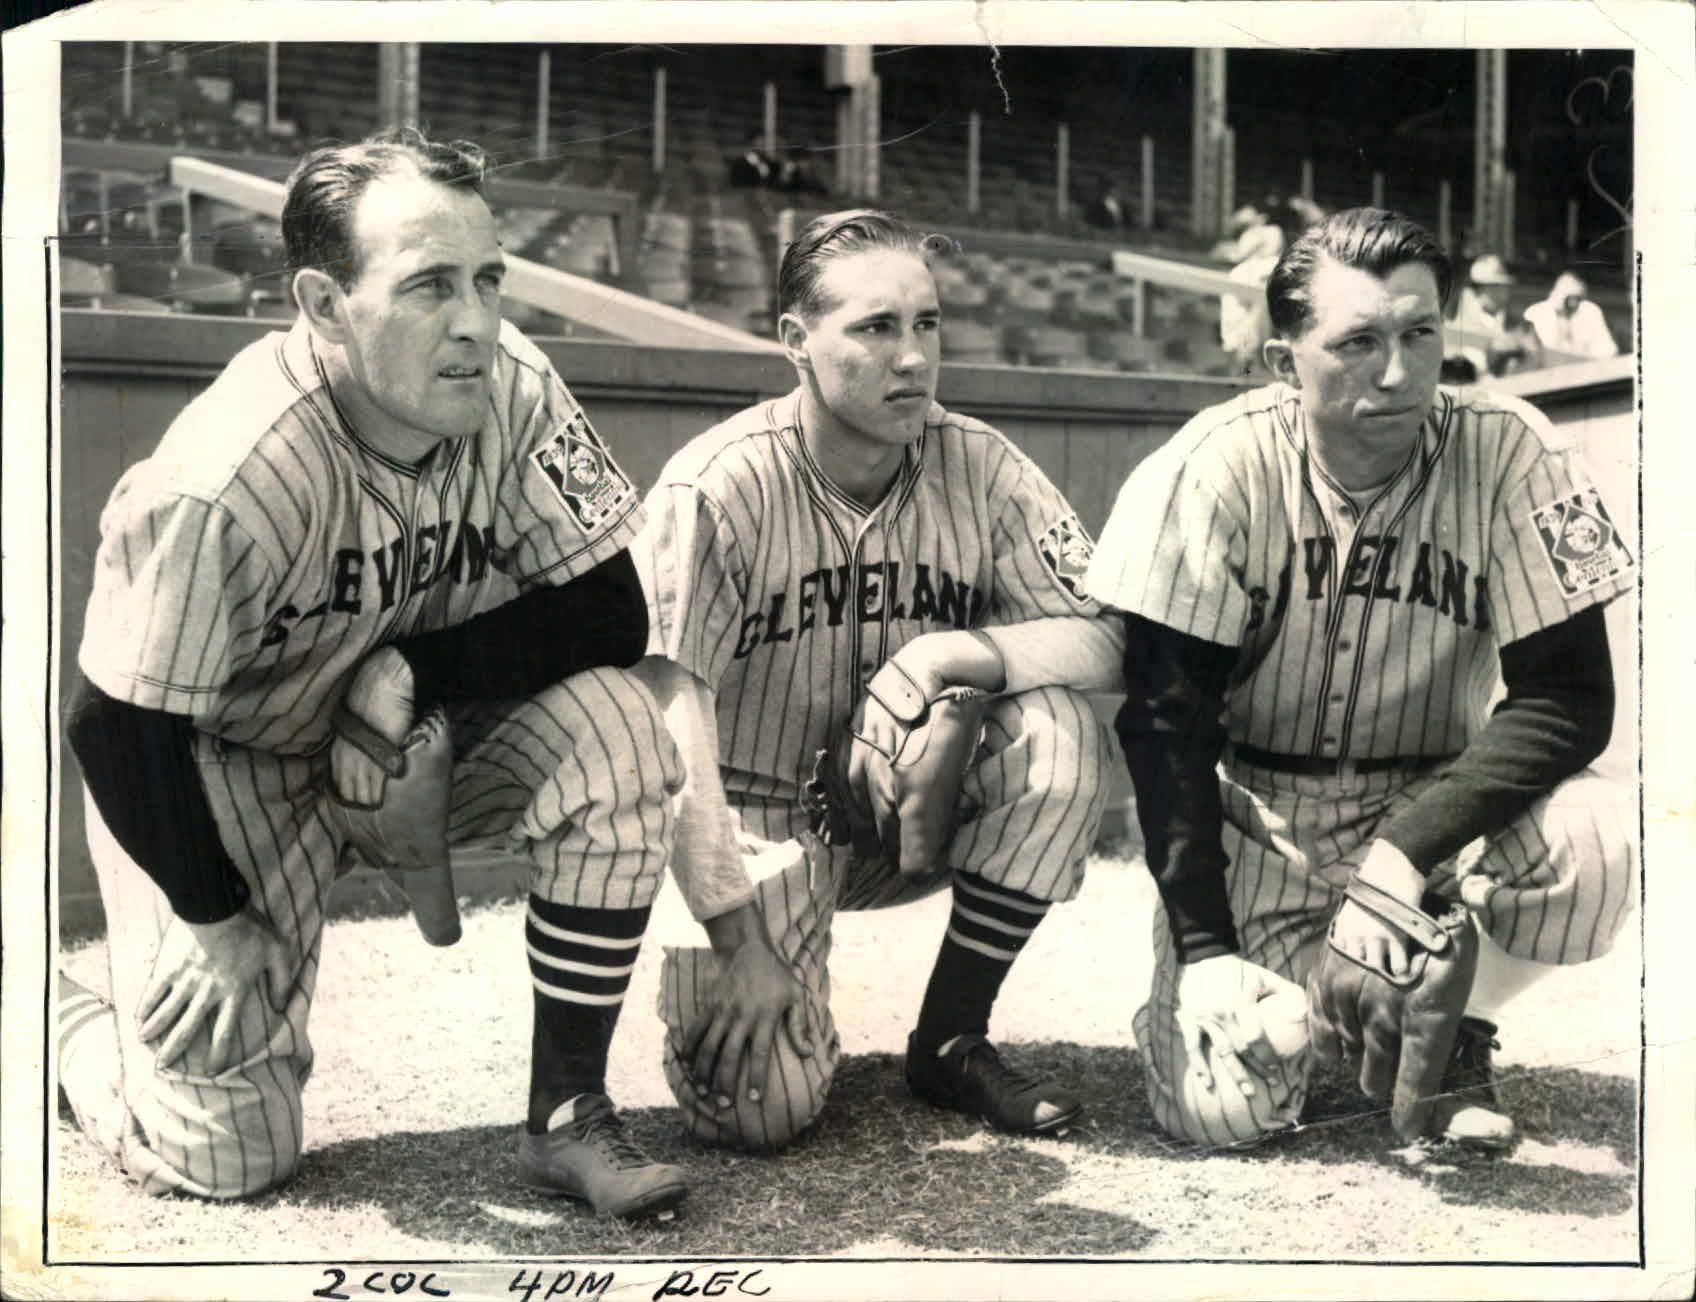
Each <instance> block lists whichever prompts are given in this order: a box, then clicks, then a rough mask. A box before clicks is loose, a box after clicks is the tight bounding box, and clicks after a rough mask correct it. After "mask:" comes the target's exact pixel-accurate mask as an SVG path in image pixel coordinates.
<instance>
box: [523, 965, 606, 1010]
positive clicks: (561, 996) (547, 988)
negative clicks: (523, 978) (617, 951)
mask: <svg viewBox="0 0 1696 1302" xmlns="http://www.w3.org/2000/svg"><path fill="white" fill-rule="evenodd" d="M530 984H531V985H533V986H535V987H536V989H537V990H539V991H541V992H542V993H543V994H544V995H546V996H547V997H548V998H549V999H558V1000H560V1001H562V1002H563V1003H568V1004H589V1005H593V1006H594V1007H596V1008H608V1007H611V1006H612V1005H613V1004H621V1003H623V1002H624V992H623V991H622V990H621V991H619V992H618V993H617V994H615V995H591V994H586V993H585V992H584V991H581V990H576V989H573V988H571V987H569V986H556V985H554V984H552V983H551V982H548V981H544V980H542V978H541V977H539V976H536V975H535V974H534V973H532V974H531V977H530Z"/></svg>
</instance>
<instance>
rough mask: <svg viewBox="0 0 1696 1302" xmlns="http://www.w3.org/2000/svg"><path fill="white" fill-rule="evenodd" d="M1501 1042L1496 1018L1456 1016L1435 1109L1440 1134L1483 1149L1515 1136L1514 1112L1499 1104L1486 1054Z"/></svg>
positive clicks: (1506, 1144) (1505, 1144)
mask: <svg viewBox="0 0 1696 1302" xmlns="http://www.w3.org/2000/svg"><path fill="white" fill-rule="evenodd" d="M1501 1047H1502V1046H1501V1045H1500V1043H1498V1042H1497V1040H1496V1024H1495V1023H1494V1022H1487V1021H1485V1020H1484V1019H1483V1018H1482V1017H1463V1018H1461V1019H1460V1030H1459V1032H1458V1034H1457V1035H1456V1036H1455V1047H1454V1052H1453V1053H1452V1054H1451V1055H1450V1056H1449V1066H1448V1070H1447V1071H1445V1072H1444V1073H1443V1085H1442V1090H1443V1094H1444V1097H1443V1098H1441V1099H1439V1100H1438V1101H1437V1105H1436V1109H1435V1124H1436V1134H1437V1136H1438V1137H1439V1138H1440V1139H1443V1140H1445V1141H1447V1142H1449V1143H1454V1144H1463V1145H1465V1146H1466V1147H1468V1148H1477V1149H1482V1150H1485V1151H1487V1152H1502V1151H1505V1150H1506V1149H1509V1148H1512V1147H1513V1145H1514V1141H1515V1139H1516V1138H1517V1137H1518V1136H1517V1132H1516V1128H1515V1126H1514V1121H1513V1118H1512V1117H1510V1116H1509V1115H1508V1114H1507V1113H1506V1112H1505V1111H1503V1110H1502V1101H1501V1098H1500V1096H1499V1095H1498V1094H1497V1093H1496V1076H1495V1069H1494V1067H1493V1065H1492V1063H1491V1060H1490V1051H1491V1050H1492V1049H1499V1048H1501Z"/></svg>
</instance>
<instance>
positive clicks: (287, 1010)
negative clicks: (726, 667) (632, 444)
mask: <svg viewBox="0 0 1696 1302" xmlns="http://www.w3.org/2000/svg"><path fill="white" fill-rule="evenodd" d="M484 168H485V163H484V159H483V156H482V154H481V152H480V151H478V150H477V149H476V148H475V146H465V145H459V144H456V145H443V144H438V143H434V142H431V141H429V140H427V139H425V138H424V137H423V136H421V135H419V134H418V133H417V132H415V131H410V130H403V131H398V132H388V133H384V134H382V135H379V136H375V137H373V138H371V139H370V140H367V141H365V142H363V143H360V144H355V145H348V146H339V147H327V148H323V149H319V150H316V151H314V152H313V153H311V154H309V155H307V157H306V158H305V159H303V160H302V162H301V164H300V165H299V166H298V167H297V168H296V170H295V172H294V174H293V175H292V176H291V178H290V180H289V185H288V193H287V198H286V201H285V206H284V210H283V221H282V225H283V236H284V240H285V242H286V245H287V249H288V255H289V258H290V262H291V265H292V266H293V267H294V269H295V270H294V280H293V286H294V294H295V299H296V302H297V304H298V306H299V317H298V319H297V320H296V322H295V324H294V326H293V327H292V328H291V329H290V330H288V331H287V332H286V333H278V334H272V335H268V336H266V337H265V338H264V339H261V340H259V341H257V342H255V343H253V344H251V345H250V346H248V347H247V348H245V349H243V350H242V351H241V352H240V353H239V354H238V355H237V356H236V357H235V359H234V360H233V361H231V363H230V364H229V366H228V367H227V368H226V369H225V371H224V372H223V374H222V375H221V376H219V378H218V379H217V380H216V381H215V382H214V383H213V384H212V386H211V388H210V389H208V390H207V391H206V392H205V393H204V394H202V395H201V396H200V397H198V398H197V399H195V401H194V402H192V403H191V404H190V405H189V406H188V407H187V409H186V410H184V411H183V413H182V414H181V415H180V416H179V417H178V418H177V420H176V421H175V422H174V423H173V424H172V426H171V428H170V430H169V431H168V432H167V433H166V435H165V438H164V441H163V442H162V443H161V444H160V446H159V448H158V450H157V452H156V453H155V454H154V455H153V456H152V457H151V458H149V459H148V460H146V461H144V462H142V463H141V464H139V465H137V466H136V467H134V468H133V469H132V470H131V471H130V472H129V473H128V474H126V475H125V477H124V478H123V480H122V482H121V483H120V484H119V485H118V487H117V489H116V490H115V491H114V492H113V495H112V499H111V501H110V503H109V504H108V506H107V508H106V511H105V513H104V515H103V516H102V518H101V544H100V551H99V556H98V559H97V562H96V570H95V580H94V591H93V595H92V597H91V598H90V602H89V616H88V626H87V627H88V631H87V634H86V636H85V638H84V640H83V645H82V649H81V654H80V661H81V666H82V670H83V673H84V675H85V676H86V684H85V686H84V690H83V701H82V702H81V704H80V705H79V706H78V708H77V709H76V711H75V713H74V717H73V719H72V721H71V723H70V727H69V733H70V738H71V742H72V744H73V746H74V747H75V750H76V753H77V756H78V759H79V760H80V761H81V764H82V768H83V772H84V775H85V778H86V782H87V788H88V793H89V797H90V800H89V804H88V825H89V837H90V848H91V851H92V854H93V858H94V862H95V867H96V869H97V872H98V874H99V879H100V888H101V895H102V899H103V901H104V903H105V909H106V918H107V924H108V929H109V930H108V940H109V947H110V955H111V978H112V990H111V999H110V1000H109V1001H108V1000H106V999H103V998H101V997H99V996H96V995H94V994H93V993H91V992H88V991H84V990H80V989H77V988H74V987H69V986H66V987H65V988H64V997H63V999H62V1001H61V1008H60V1017H61V1027H62V1037H61V1050H60V1055H61V1056H60V1073H59V1078H60V1081H61V1083H62V1084H63V1086H64V1088H65V1091H66V1093H67V1094H68V1095H69V1097H70V1100H71V1103H72V1106H73V1108H74V1109H75V1112H76V1114H77V1117H78V1119H79V1120H80V1122H81V1124H82V1127H83V1129H84V1130H85V1131H86V1132H87V1133H88V1134H89V1135H90V1136H92V1137H93V1138H94V1139H95V1140H96V1142H97V1143H99V1144H100V1145H101V1147H103V1148H104V1149H105V1150H106V1151H107V1153H108V1154H109V1155H110V1156H111V1157H112V1158H113V1159H114V1160H115V1161H117V1162H118V1163H119V1164H120V1165H121V1166H122V1167H123V1168H124V1169H125V1170H126V1171H127V1172H128V1173H129V1174H130V1176H132V1177H133V1178H134V1179H135V1180H136V1181H138V1182H139V1183H140V1184H141V1185H142V1187H143V1188H145V1189H146V1190H148V1191H149V1192H152V1193H164V1192H173V1191H174V1192H182V1193H191V1194H198V1195H200V1196H202V1197H209V1198H232V1197H240V1196H243V1195H246V1194H251V1193H255V1192H257V1191H259V1190H263V1189H268V1188H271V1187H273V1186H275V1185H277V1184H279V1183H281V1182H282V1181H284V1180H286V1179H287V1178H288V1177H289V1175H290V1174H291V1173H292V1172H293V1171H294V1169H295V1166H296V1163H297V1162H298V1160H299V1157H300V1150H301V1142H302V1130H303V1124H302V1115H301V1086H302V1085H303V1084H304V1083H305V1081H306V1078H307V1074H308V1072H309V1071H310V1070H311V1067H312V1046H311V1042H310V1040H309V1039H308V1035H307V1029H308V1028H307V1019H308V1014H309V1012H310V1008H311V1002H312V994H313V988H314V985H315V984H316V980H317V976H318V962H319V952H320V943H321V939H322V934H323V927H324V908H325V902H326V899H327V897H328V895H329V892H330V888H331V886H332V884H333V883H334V881H335V879H336V876H337V875H338V872H339V871H340V870H341V869H342V868H344V867H346V866H347V865H348V863H349V861H350V859H352V858H354V857H358V858H363V859H365V860H367V861H369V862H372V863H374V864H378V865H381V866H383V867H385V868H388V869H390V870H392V871H393V872H394V873H395V874H396V875H397V876H398V877H399V878H400V879H401V880H402V881H403V882H404V883H405V884H406V886H407V889H408V893H409V895H410V896H411V898H412V900H413V904H414V910H415V913H416V914H417V917H418V920H419V923H420V925H421V926H422V927H423V928H424V930H425V933H426V935H427V937H428V938H429V939H431V940H432V941H435V942H436V943H450V942H451V941H452V940H454V939H455V938H456V937H457V935H458V931H459V918H458V913H457V909H456V907H455V904H454V897H453V887H452V875H451V868H450V864H449V859H448V847H449V845H450V844H451V845H454V846H461V845H469V844H470V843H473V842H493V843H494V844H495V845H496V846H498V847H500V848H502V849H504V850H505V851H506V852H508V853H511V854H513V855H516V856H521V857H525V858H527V859H528V860H529V862H530V864H531V868H532V876H531V890H530V899H529V909H528V919H527V926H526V941H527V946H526V948H527V950H528V953H529V967H530V972H531V976H532V984H533V987H534V1026H533V1038H532V1046H533V1047H532V1059H531V1081H530V1097H529V1106H528V1126H527V1128H526V1133H525V1135H524V1137H523V1140H522V1143H521V1151H520V1159H521V1170H522V1174H523V1177H524V1179H525V1180H526V1181H527V1182H528V1183H530V1184H532V1185H535V1186H538V1187H540V1188H542V1189H544V1190H546V1191H549V1192H553V1193H563V1194H568V1195H571V1196H573V1197H577V1198H581V1199H584V1200H586V1201H588V1202H590V1203H591V1204H592V1205H593V1206H595V1207H596V1208H597V1209H598V1210H602V1211H607V1212H614V1213H621V1214H630V1213H635V1212H641V1211H651V1210H654V1209H656V1208H659V1207H664V1206H668V1205H670V1204H672V1203H675V1202H676V1201H677V1199H678V1198H679V1197H681V1196H682V1195H683V1193H684V1189H685V1184H684V1181H683V1178H682V1175H681V1173H680V1172H679V1171H678V1170H677V1169H675V1168H673V1167H670V1166H665V1165H662V1164H659V1163H655V1162H652V1161H649V1160H648V1159H646V1158H645V1157H643V1156H642V1154H641V1153H640V1152H638V1151H637V1150H636V1149H635V1148H634V1147H633V1146H632V1145H631V1143H630V1142H629V1141H628V1140H627V1139H626V1138H625V1137H624V1135H623V1133H622V1131H621V1129H620V1124H619V1121H618V1118H617V1116H616V1114H615V1113H614V1111H613V1108H612V1104H611V1102H610V1100H609V1099H608V1098H607V1097H606V1092H605V1091H606V1085H605V1080H604V1075H605V1069H606V1059H607V1048H608V1044H609V1041H610V1039H611V1036H612V1031H613V1026H614V1023H615V1021H616V1019H617V1017H618V1011H619V1007H620V1002H621V1000H622V998H623V994H624V990H625V987H626V985H627V983H628V981H629V974H630V970H631V967H632V965H633V963H634V961H635V958H636V953H637V949H638V947H639V946H640V944H641V941H642V935H643V932H644V929H645V927H646V923H647V917H648V910H649V906H650V903H651V900H652V898H653V895H654V892H655V889H656V887H657V885H658V882H659V878H660V874H661V872H662V871H663V868H664V864H665V860H666V857H667V854H668V852H669V848H670V832H671V796H672V795H673V794H674V792H675V790H676V789H677V788H678V786H679V785H680V784H681V781H682V770H681V767H680V760H679V758H678V755H677V752H676V749H675V747H674V746H673V745H672V743H671V741H670V739H669V737H668V736H667V734H666V732H665V728H664V723H663V719H662V718H661V716H660V712H659V708H658V705H657V703H656V702H655V701H654V699H653V697H652V696H651V695H650V694H649V692H648V691H647V690H646V689H645V688H644V687H643V686H642V685H641V684H640V683H639V682H638V681H637V680H636V679H635V678H634V677H633V676H632V675H631V674H630V673H629V672H628V671H627V668H628V667H629V666H631V665H633V664H634V663H635V662H636V661H637V660H638V659H639V658H640V657H641V655H642V653H643V649H644V646H645V643H646V635H647V634H646V630H647V622H646V607H645V603H644V601H643V599H642V593H641V588H640V586H639V583H638V581H637V576H636V571H635V567H634V565H633V564H632V562H631V558H630V555H629V553H628V551H627V550H626V548H627V546H628V544H629V542H630V541H631V539H632V538H633V537H634V536H635V533H636V531H637V529H638V528H639V526H640V523H641V520H642V513H641V505H640V502H639V499H638V497H637V494H636V491H635V489H634V487H633V485H632V484H631V483H630V481H629V480H628V479H627V478H625V476H624V475H623V473H622V472H621V471H620V470H619V469H618V467H617V465H616V464H615V463H614V462H613V460H612V459H611V457H610V456H609V455H608V453H607V450H606V449H605V447H604V446H603V445H602V444H601V442H600V439H599V438H598V436H597V435H596V434H595V432H594V431H593V430H592V429H591V428H590V427H589V423H588V421H587V420H586V419H585V417H584V415H583V412H582V410H581V409H580V408H579V407H578V406H577V404H576V402H575V401H574V400H573V399H572V397H571V395H570V393H568V392H567V390H566V388H565V386H564V385H563V384H562V383H561V382H560V379H559V377H558V375H556V374H555V373H554V370H553V368H552V366H551V365H550V363H549V362H548V360H547V358H546V357H544V356H543V354H542V353H541V352H540V351H539V350H537V349H536V347H535V346H534V345H532V344H531V343H530V342H529V341H528V340H526V339H525V338H524V337H523V336H522V335H520V334H519V333H518V332H517V330H515V329H514V328H513V327H511V326H510V325H503V324H502V321H501V313H500V289H501V279H502V273H503V270H504V262H503V258H502V255H501V250H500V244H499V242H498V240H497V239H496V232H495V223H494V219H493V217H492V215H491V213H490V210H489V207H488V205H487V204H486V203H485V202H484V199H483V194H482V187H483V177H484Z"/></svg>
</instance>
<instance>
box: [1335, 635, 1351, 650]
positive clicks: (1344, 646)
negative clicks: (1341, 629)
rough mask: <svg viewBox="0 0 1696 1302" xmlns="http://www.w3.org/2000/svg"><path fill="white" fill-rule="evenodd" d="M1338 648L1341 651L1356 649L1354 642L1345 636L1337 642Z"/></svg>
mask: <svg viewBox="0 0 1696 1302" xmlns="http://www.w3.org/2000/svg"><path fill="white" fill-rule="evenodd" d="M1337 650H1339V651H1352V650H1354V643H1353V642H1351V641H1349V640H1348V639H1347V638H1346V637H1345V638H1344V639H1343V640H1342V641H1341V642H1339V643H1337Z"/></svg>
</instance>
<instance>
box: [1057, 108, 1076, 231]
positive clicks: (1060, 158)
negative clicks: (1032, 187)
mask: <svg viewBox="0 0 1696 1302" xmlns="http://www.w3.org/2000/svg"><path fill="white" fill-rule="evenodd" d="M1071 170H1072V133H1071V129H1070V128H1069V127H1067V125H1066V124H1065V123H1064V122H1062V123H1060V124H1059V125H1057V126H1056V127H1055V128H1054V215H1055V216H1056V217H1058V218H1059V219H1060V220H1061V221H1065V220H1066V196H1067V187H1068V186H1069V185H1070V183H1071Z"/></svg>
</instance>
